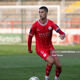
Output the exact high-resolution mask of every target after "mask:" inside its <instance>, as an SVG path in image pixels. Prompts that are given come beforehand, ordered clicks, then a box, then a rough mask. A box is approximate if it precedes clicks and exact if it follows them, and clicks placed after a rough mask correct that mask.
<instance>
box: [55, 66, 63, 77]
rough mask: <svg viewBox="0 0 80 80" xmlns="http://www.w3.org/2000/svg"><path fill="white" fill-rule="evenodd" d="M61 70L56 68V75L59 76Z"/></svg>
mask: <svg viewBox="0 0 80 80" xmlns="http://www.w3.org/2000/svg"><path fill="white" fill-rule="evenodd" d="M61 72H62V70H61V68H56V77H59V76H60V73H61Z"/></svg>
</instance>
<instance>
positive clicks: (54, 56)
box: [51, 50, 62, 80]
mask: <svg viewBox="0 0 80 80" xmlns="http://www.w3.org/2000/svg"><path fill="white" fill-rule="evenodd" d="M51 56H52V57H53V59H54V64H55V66H56V70H55V72H56V75H55V79H54V80H59V76H60V74H61V72H62V69H61V64H60V61H59V59H58V57H57V55H56V53H55V51H54V50H53V51H52V52H51Z"/></svg>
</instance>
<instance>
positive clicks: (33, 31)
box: [28, 25, 35, 53]
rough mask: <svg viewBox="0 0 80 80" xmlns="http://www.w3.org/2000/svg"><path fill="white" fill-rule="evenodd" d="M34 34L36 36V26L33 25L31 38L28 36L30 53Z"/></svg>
mask: <svg viewBox="0 0 80 80" xmlns="http://www.w3.org/2000/svg"><path fill="white" fill-rule="evenodd" d="M34 34H35V25H33V26H32V28H31V29H30V32H29V36H28V52H29V53H32V50H31V45H32V38H33V35H34Z"/></svg>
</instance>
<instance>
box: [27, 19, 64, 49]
mask: <svg viewBox="0 0 80 80" xmlns="http://www.w3.org/2000/svg"><path fill="white" fill-rule="evenodd" d="M53 30H55V31H56V32H58V31H59V30H60V28H59V27H58V26H57V25H56V24H55V23H54V22H53V21H51V20H48V19H47V22H46V23H45V24H41V23H40V21H39V20H38V21H36V22H35V23H34V24H33V25H32V28H31V30H30V33H29V35H30V36H33V35H35V39H36V50H42V49H50V48H52V47H53V46H52V41H51V39H52V31H53ZM60 34H64V33H63V32H61V33H60ZM28 47H29V45H28ZM30 47H31V46H30Z"/></svg>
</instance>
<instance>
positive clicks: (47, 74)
mask: <svg viewBox="0 0 80 80" xmlns="http://www.w3.org/2000/svg"><path fill="white" fill-rule="evenodd" d="M51 68H52V66H50V65H48V64H47V66H46V76H49V74H50V71H51Z"/></svg>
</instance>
